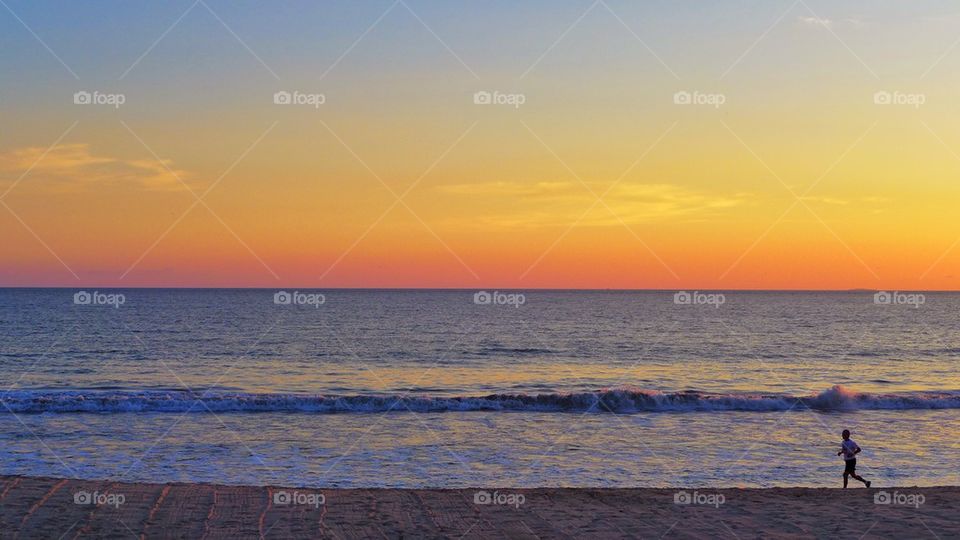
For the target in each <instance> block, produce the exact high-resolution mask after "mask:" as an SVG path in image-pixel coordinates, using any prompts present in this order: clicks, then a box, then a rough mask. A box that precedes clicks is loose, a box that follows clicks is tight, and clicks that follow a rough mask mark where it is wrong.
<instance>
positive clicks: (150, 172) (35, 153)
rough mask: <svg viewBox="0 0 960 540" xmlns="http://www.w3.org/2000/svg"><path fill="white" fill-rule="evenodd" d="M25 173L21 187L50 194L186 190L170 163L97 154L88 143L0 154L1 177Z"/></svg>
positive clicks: (182, 173) (18, 149)
mask: <svg viewBox="0 0 960 540" xmlns="http://www.w3.org/2000/svg"><path fill="white" fill-rule="evenodd" d="M44 152H46V155H44ZM27 171H29V173H28V175H27V176H26V177H24V180H23V182H22V183H23V185H31V186H34V187H41V188H43V189H47V190H51V191H79V190H84V189H88V188H92V187H103V186H105V185H117V186H122V185H126V186H134V187H137V188H139V189H144V190H150V191H179V190H183V189H186V186H184V184H183V182H181V180H180V179H183V180H184V181H186V177H187V176H188V174H187V173H186V172H185V171H182V170H178V169H176V168H174V166H173V164H172V162H171V161H170V160H164V162H163V163H161V162H159V161H157V160H155V159H133V160H129V159H120V158H115V157H110V156H104V155H96V154H94V153H93V152H92V151H91V149H90V145H89V144H61V145H58V146H55V147H53V148H51V149H50V150H49V151H47V149H46V148H42V147H34V146H31V147H25V148H17V149H13V150H9V151H6V152H2V153H0V173H2V174H3V175H4V176H7V177H12V178H18V177H20V176H21V175H22V174H24V173H27ZM171 171H172V172H171ZM178 177H179V178H180V179H178Z"/></svg>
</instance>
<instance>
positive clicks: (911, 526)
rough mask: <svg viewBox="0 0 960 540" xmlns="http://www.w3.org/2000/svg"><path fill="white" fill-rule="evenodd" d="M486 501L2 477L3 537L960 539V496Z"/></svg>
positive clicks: (616, 493) (741, 492)
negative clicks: (692, 501) (881, 499)
mask: <svg viewBox="0 0 960 540" xmlns="http://www.w3.org/2000/svg"><path fill="white" fill-rule="evenodd" d="M478 491H481V490H475V489H449V490H445V489H424V490H410V489H325V490H311V489H299V488H277V487H251V486H220V485H211V484H182V483H174V484H145V483H117V482H110V481H90V480H65V479H58V478H35V477H18V476H0V537H2V538H91V537H92V538H102V537H110V538H131V537H134V538H190V539H194V538H231V539H243V538H315V537H321V538H371V537H373V538H492V537H496V538H503V537H509V538H573V537H575V538H661V537H666V538H723V537H727V538H759V537H765V538H769V537H779V538H827V537H843V538H861V537H864V538H894V537H896V538H960V488H958V487H933V488H904V487H901V488H896V489H894V488H874V489H869V490H868V489H864V488H851V489H848V490H846V491H843V490H840V489H808V488H772V489H720V490H708V489H699V490H696V497H697V499H698V502H699V503H700V504H677V503H676V502H675V498H676V497H677V495H676V494H677V492H678V490H674V489H646V488H641V489H551V488H547V489H525V490H499V491H497V492H496V493H495V492H494V491H495V490H486V493H488V494H489V497H485V496H484V495H483V494H481V495H479V499H480V502H482V503H485V504H478V503H477V502H476V501H475V499H477V497H478V495H477V492H478ZM881 491H883V492H885V493H887V494H889V495H890V497H891V498H893V497H896V500H895V501H893V502H894V504H890V505H886V504H877V503H876V502H875V501H874V497H875V495H876V494H877V493H878V492H881ZM895 492H896V493H895ZM685 493H686V494H687V495H688V497H687V498H686V499H687V500H689V499H692V498H693V497H694V490H686V492H685ZM321 495H322V497H321ZM521 496H522V497H521ZM720 496H722V500H721V498H720ZM918 496H922V501H920V499H919V497H918ZM911 497H912V498H911ZM95 498H96V499H98V500H97V501H94V499H95ZM681 498H683V496H682V495H681ZM490 499H495V500H492V501H491V500H490ZM286 501H289V502H288V503H287V504H284V502H286ZM918 501H920V502H921V504H919V505H917V504H916V503H917V502H918ZM98 503H99V504H98ZM910 504H913V505H910Z"/></svg>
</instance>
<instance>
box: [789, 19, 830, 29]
mask: <svg viewBox="0 0 960 540" xmlns="http://www.w3.org/2000/svg"><path fill="white" fill-rule="evenodd" d="M797 19H798V20H799V21H800V22H802V23H803V24H808V25H810V26H821V27H823V28H830V27H831V26H833V21H831V20H830V19H821V18H820V17H797Z"/></svg>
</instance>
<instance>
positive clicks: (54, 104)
mask: <svg viewBox="0 0 960 540" xmlns="http://www.w3.org/2000/svg"><path fill="white" fill-rule="evenodd" d="M388 5H389V4H386V5H385V6H381V8H380V9H379V11H378V9H375V8H373V7H371V8H370V9H369V10H367V8H362V9H361V8H359V7H357V8H344V9H355V10H356V13H354V12H350V14H349V16H348V17H347V16H346V15H345V17H347V18H346V19H344V20H345V21H347V22H346V23H344V25H345V26H344V27H343V28H342V29H340V30H338V31H336V32H334V31H333V30H331V32H332V33H329V34H324V37H323V38H314V37H312V34H310V33H309V32H308V31H307V28H306V26H305V27H304V28H303V32H302V33H300V31H301V28H300V26H299V25H300V24H301V23H300V21H299V18H298V14H297V13H281V14H279V15H277V16H276V17H275V18H273V19H269V20H265V21H263V26H257V25H256V24H254V23H255V22H256V21H254V20H252V19H253V18H254V17H253V16H252V15H249V14H247V15H245V14H243V13H240V12H237V13H225V14H224V21H225V23H226V24H227V25H229V26H230V29H231V30H233V32H234V33H235V34H236V35H237V36H238V37H241V39H242V41H243V43H242V44H241V43H240V42H238V41H237V40H235V39H234V38H233V37H232V35H231V33H230V32H227V31H226V30H225V29H224V27H223V26H219V25H218V24H217V23H216V20H215V19H214V20H213V22H212V24H211V21H209V20H205V19H204V18H203V17H202V16H200V14H199V12H198V13H192V14H189V16H187V17H185V18H184V19H183V23H182V25H183V26H179V25H177V26H175V27H174V28H173V29H172V30H171V32H170V38H169V39H170V43H169V44H168V43H166V41H161V42H160V43H159V44H158V45H157V46H156V47H155V48H154V49H149V50H148V48H149V46H150V44H151V43H152V42H153V40H156V39H157V38H158V37H159V36H160V35H161V33H162V32H163V31H164V30H165V29H167V28H168V27H169V26H170V24H171V23H172V22H174V21H175V20H176V18H177V16H178V15H179V13H174V11H177V10H175V9H170V13H167V12H166V11H164V12H162V13H159V14H158V20H157V21H147V20H138V21H137V24H139V25H142V26H143V28H142V32H143V34H144V35H143V37H142V38H140V37H131V36H129V35H125V36H122V38H123V39H125V40H128V45H129V47H128V48H129V50H130V51H131V52H129V54H119V53H117V52H116V51H115V49H110V50H111V51H113V52H111V53H110V54H106V53H104V54H96V53H97V51H96V50H93V51H84V50H79V51H78V50H75V48H73V47H72V46H71V43H72V42H73V41H72V40H79V41H82V40H83V39H84V38H90V37H91V36H95V35H98V34H99V33H103V32H113V30H109V29H107V28H106V27H105V26H104V25H103V24H104V23H102V22H97V21H95V20H92V19H91V20H86V21H85V22H84V23H83V24H79V25H77V27H76V28H74V27H71V26H69V25H67V24H64V25H62V26H56V25H53V23H50V25H51V26H50V27H48V26H46V23H47V22H48V20H47V19H45V17H47V15H45V14H42V13H37V12H33V11H32V10H31V8H29V7H28V6H27V5H25V4H17V5H16V6H14V7H15V9H22V10H23V13H22V14H23V17H22V18H23V22H24V23H25V24H27V25H30V26H31V28H33V27H36V28H37V29H38V30H37V31H36V32H37V34H38V36H40V37H41V38H43V39H44V41H45V42H47V44H48V45H49V47H50V49H52V50H53V51H55V52H57V53H58V56H59V57H60V58H61V59H62V61H63V64H64V65H61V63H60V62H58V61H57V59H55V58H53V57H52V56H51V55H50V53H49V52H48V51H47V50H46V49H45V48H44V47H43V46H42V45H41V44H40V43H38V42H37V41H36V40H35V39H34V38H33V37H32V36H31V35H30V34H29V33H25V30H24V27H23V26H21V25H20V24H19V22H18V21H17V20H16V19H13V18H10V19H9V20H3V21H2V23H0V24H2V26H0V29H2V30H9V32H10V33H9V34H8V35H10V36H12V37H11V38H10V42H11V47H12V48H10V49H8V50H9V51H11V52H12V53H14V56H17V55H19V56H17V59H13V58H12V57H11V58H5V59H4V60H3V62H4V64H3V65H0V68H3V69H4V71H5V72H11V73H17V74H18V77H16V78H15V80H13V79H6V78H5V80H4V81H3V82H0V115H2V116H0V121H2V123H3V124H4V126H5V127H6V128H7V129H4V131H3V132H2V133H0V285H8V286H33V285H35V286H69V287H73V286H100V287H118V286H225V287H232V286H259V287H274V286H299V287H310V286H315V287H467V288H474V287H501V288H506V287H515V288H541V287H549V288H566V287H570V288H665V289H676V288H702V289H706V288H723V289H736V288H757V289H847V288H877V289H951V290H953V289H958V288H960V274H958V271H957V269H958V268H960V247H958V246H956V244H957V240H958V239H960V221H958V220H957V219H956V217H955V216H956V207H957V202H958V200H960V199H958V195H960V183H958V182H957V180H956V179H957V178H958V177H960V130H958V128H957V126H958V125H960V123H958V122H957V119H958V118H960V116H958V115H960V108H958V106H957V105H958V104H957V101H956V95H958V93H957V89H958V88H960V77H958V75H957V74H958V73H960V70H958V69H957V68H958V67H960V65H958V64H960V50H957V51H954V50H953V49H952V47H951V44H952V43H954V42H955V40H956V34H957V31H958V30H960V17H957V16H954V15H952V14H950V13H942V12H939V11H937V8H936V4H934V3H931V4H930V5H929V6H926V9H928V11H929V12H924V14H923V15H916V14H905V13H900V12H890V13H885V12H879V13H874V15H875V16H873V17H872V18H858V17H856V16H855V15H856V13H853V12H854V11H856V10H855V9H853V8H851V7H845V8H839V7H836V8H831V7H830V6H829V5H826V4H825V5H823V6H821V9H818V17H817V18H812V17H811V16H810V14H809V13H806V12H804V11H803V10H802V9H797V10H795V11H789V10H788V11H787V12H783V9H785V8H786V6H780V7H776V6H764V7H762V8H758V7H756V6H754V7H753V8H750V9H747V7H746V3H744V5H743V6H741V7H742V8H743V9H744V11H743V14H744V17H742V18H740V19H737V20H736V21H733V20H730V21H727V24H730V25H733V26H734V27H735V28H737V29H738V30H739V32H736V33H728V32H721V31H720V30H719V29H716V28H712V27H709V26H708V24H709V14H691V13H687V12H684V13H675V12H669V13H668V12H662V13H647V12H644V11H643V9H645V8H642V7H637V6H629V5H624V6H613V9H615V11H611V12H608V11H606V10H603V9H602V8H597V9H596V11H588V12H587V13H586V15H585V16H584V17H583V18H582V19H580V22H578V23H576V24H574V25H573V26H571V24H572V23H574V22H575V21H577V20H578V19H577V17H578V16H579V15H581V14H583V10H584V9H585V8H586V7H588V6H589V5H584V6H579V5H572V4H571V6H565V7H564V8H563V9H562V10H558V11H556V12H555V13H553V14H552V15H551V17H548V18H546V19H543V20H540V19H537V17H535V16H534V15H535V14H534V13H532V12H531V13H525V14H519V15H517V17H520V18H523V17H530V19H529V21H528V25H527V26H523V28H516V29H514V30H513V31H511V32H510V33H509V35H507V34H506V33H504V34H496V33H495V31H494V30H493V28H495V26H496V25H494V23H495V22H496V20H502V19H497V18H495V17H493V15H491V14H486V15H485V17H488V18H484V17H479V18H475V19H474V20H472V21H471V20H469V19H470V18H469V17H467V19H468V20H461V19H459V18H455V17H453V18H451V17H450V14H447V13H445V12H444V11H443V9H441V8H440V7H436V6H433V7H429V6H427V5H424V7H423V12H422V13H418V15H422V17H421V18H422V19H423V23H424V24H425V25H426V28H425V26H424V24H421V23H420V22H418V21H417V19H416V18H411V16H410V15H409V13H407V12H400V11H397V12H388V13H387V15H386V16H385V17H384V18H383V19H381V20H380V22H379V23H377V24H376V25H374V26H373V27H371V23H373V22H374V21H377V16H378V15H379V14H381V13H382V12H383V9H384V8H385V7H387V6H388ZM736 5H737V6H740V3H737V4H736ZM431 6H432V5H431ZM578 6H579V7H578ZM413 8H414V9H416V8H417V6H413ZM154 9H160V8H154ZM496 9H504V10H508V9H507V8H506V7H504V6H498V7H496ZM709 9H713V8H709ZM887 9H888V11H890V10H893V9H894V8H887ZM831 10H835V11H831ZM844 10H846V11H844ZM418 11H419V10H418ZM920 11H922V10H920ZM504 15H506V14H504ZM653 15H657V16H659V17H660V19H657V20H658V21H659V24H653V23H651V19H650V17H651V16H653ZM728 15H729V14H728ZM781 15H782V17H781V18H779V19H778V16H781ZM617 16H619V20H618V17H617ZM301 18H302V17H301ZM701 19H702V20H701ZM537 21H539V22H537ZM774 23H775V24H774ZM302 24H304V25H306V23H302ZM318 24H320V23H318ZM324 24H332V23H324ZM518 24H519V23H518ZM484 25H487V26H484ZM625 25H626V26H625ZM771 25H772V26H771ZM367 29H369V33H367V34H364V33H363V32H364V30H367ZM768 29H769V31H768V32H765V31H766V30H768ZM481 30H483V31H481ZM488 30H489V32H494V33H485V32H487V31H488ZM565 30H568V31H567V32H566V33H565V32H564V31H565ZM503 32H506V31H505V30H503ZM524 32H526V33H524ZM364 36H367V37H364ZM361 38H362V39H361ZM117 39H120V37H117ZM165 39H166V38H165ZM277 40H279V42H278V41H277ZM314 40H319V41H316V42H314ZM697 40H700V42H699V46H697ZM104 41H105V43H103V44H102V46H103V47H105V48H106V47H108V44H107V43H106V41H107V40H104ZM708 41H709V43H708ZM284 43H285V44H286V45H287V46H289V47H291V48H295V46H296V47H307V46H315V49H314V50H313V51H312V53H311V54H312V56H311V54H307V53H303V54H302V55H301V54H300V53H289V54H288V53H287V52H285V51H286V49H284V48H283V47H281V46H280V45H282V44H284ZM187 44H191V47H192V48H187ZM551 44H553V45H551ZM708 44H709V46H707V45H708ZM98 46H100V45H98V42H94V43H93V44H92V45H91V47H92V48H94V49H96V47H98ZM143 51H147V53H148V54H146V55H145V56H144V57H143V58H142V60H140V61H139V63H135V64H134V65H133V66H132V69H130V70H129V72H125V70H127V69H128V68H131V63H132V62H134V61H135V60H137V57H138V55H139V53H140V52H143ZM345 51H346V52H345ZM61 55H62V56H61ZM341 55H345V56H342V58H341ZM338 59H339V60H338ZM65 66H69V68H70V69H69V70H68V69H63V68H64V67H65ZM71 71H73V72H75V73H76V75H77V77H76V78H75V77H73V76H72V75H71ZM124 73H127V74H126V75H123V74H124ZM118 76H119V77H118ZM98 88H99V89H100V91H101V92H102V93H120V94H123V95H124V97H125V103H124V104H123V105H121V106H120V107H119V108H115V107H110V106H106V105H96V104H93V105H76V104H74V103H73V101H72V96H73V94H74V92H77V91H81V90H89V91H91V92H92V91H93V90H95V89H98ZM298 89H299V91H301V92H303V93H323V95H324V99H325V102H324V103H323V104H322V105H319V106H318V107H311V106H308V105H297V104H292V105H282V104H280V105H278V104H275V103H274V102H273V99H272V96H273V93H274V92H276V91H278V90H290V91H291V92H292V91H294V90H298ZM487 90H489V91H491V92H492V91H494V90H497V91H499V92H501V93H506V94H510V93H513V94H522V95H523V103H522V104H521V105H520V106H517V107H515V106H512V105H508V104H499V105H498V104H490V105H483V104H479V105H478V104H476V103H475V101H474V93H475V92H478V91H487ZM676 92H689V93H690V94H691V95H692V96H701V98H702V97H703V96H708V97H706V98H703V99H710V98H709V95H713V96H722V101H723V103H722V104H720V105H719V106H717V107H715V106H712V105H710V104H708V103H703V104H696V103H693V104H689V105H687V104H683V103H679V104H678V103H677V102H676V99H675V93H676ZM877 92H881V96H880V97H876V94H877ZM884 92H886V93H887V94H882V93H884ZM884 95H886V96H889V97H890V99H891V100H892V101H893V102H892V103H889V104H887V103H884V102H883V100H884V99H885V98H884V97H883V96H884ZM917 96H919V98H918V97H917ZM694 99H697V98H696V97H694ZM918 99H919V100H920V101H922V103H920V104H917V100H918ZM714 100H715V98H714ZM207 190H209V191H207ZM401 195H402V200H401V201H400V202H398V197H400V196H401ZM601 195H602V199H601V198H600V196H601ZM198 198H202V202H198Z"/></svg>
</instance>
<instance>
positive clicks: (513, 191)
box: [438, 182, 751, 229]
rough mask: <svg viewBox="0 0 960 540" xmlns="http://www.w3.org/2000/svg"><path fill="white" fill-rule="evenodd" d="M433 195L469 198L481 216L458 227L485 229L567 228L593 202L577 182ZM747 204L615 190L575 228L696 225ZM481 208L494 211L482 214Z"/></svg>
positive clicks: (674, 189)
mask: <svg viewBox="0 0 960 540" xmlns="http://www.w3.org/2000/svg"><path fill="white" fill-rule="evenodd" d="M591 188H592V189H593V191H594V192H595V193H597V194H600V193H603V192H604V191H605V190H606V187H605V186H603V185H601V184H596V185H593V186H591ZM438 189H439V190H440V191H442V192H445V193H448V194H452V195H459V196H463V197H470V199H471V201H472V203H473V206H475V207H476V208H478V211H477V213H478V214H480V216H477V215H471V216H464V217H463V219H462V220H460V221H462V224H469V225H471V226H475V227H480V228H487V229H489V228H494V229H500V228H506V229H509V228H517V227H519V228H539V227H556V226H563V225H568V224H569V223H572V222H574V221H576V220H577V219H579V218H580V216H581V215H582V214H583V212H584V211H585V210H586V209H587V208H590V207H591V206H592V205H593V204H594V202H595V201H596V198H595V197H594V196H593V194H591V193H590V192H589V190H587V188H586V187H585V186H583V185H581V184H580V183H578V182H536V183H522V182H488V183H471V184H455V185H448V186H441V187H439V188H438ZM750 200H751V197H750V196H749V195H747V194H742V193H738V194H734V195H729V196H717V195H711V194H707V193H701V192H697V191H693V190H690V189H687V188H685V187H683V186H677V185H673V184H618V185H617V186H616V187H614V188H613V189H612V190H611V191H610V192H609V193H607V194H606V195H604V197H603V202H604V203H605V204H599V203H598V204H597V205H596V206H595V207H594V211H592V212H590V213H589V214H588V215H587V216H585V217H584V218H583V220H582V221H581V222H580V223H581V224H582V225H584V226H610V225H618V224H620V223H621V221H622V222H623V223H646V222H654V221H668V220H694V221H696V220H700V219H706V218H708V217H711V216H716V215H717V214H720V213H722V212H724V211H726V210H728V209H731V208H734V207H737V206H740V205H743V204H746V203H747V202H749V201H750ZM484 207H491V208H496V209H497V210H496V212H494V213H486V212H484V211H483V208H484ZM504 207H510V208H509V209H505V208H504ZM607 207H609V210H608V209H607ZM611 210H612V213H611Z"/></svg>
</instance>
